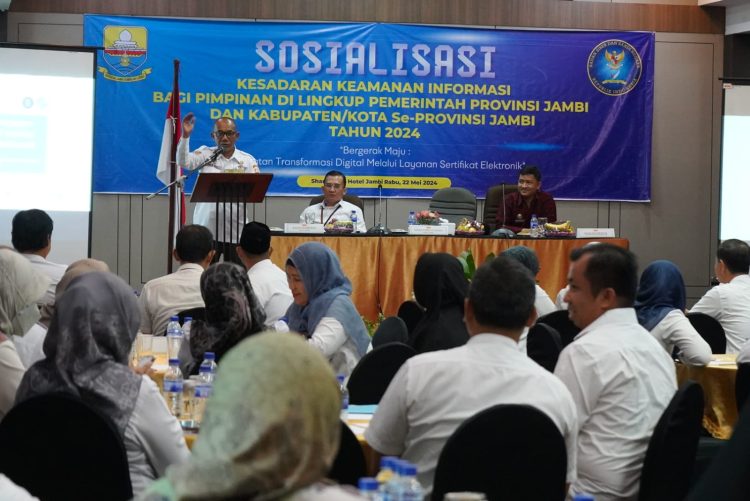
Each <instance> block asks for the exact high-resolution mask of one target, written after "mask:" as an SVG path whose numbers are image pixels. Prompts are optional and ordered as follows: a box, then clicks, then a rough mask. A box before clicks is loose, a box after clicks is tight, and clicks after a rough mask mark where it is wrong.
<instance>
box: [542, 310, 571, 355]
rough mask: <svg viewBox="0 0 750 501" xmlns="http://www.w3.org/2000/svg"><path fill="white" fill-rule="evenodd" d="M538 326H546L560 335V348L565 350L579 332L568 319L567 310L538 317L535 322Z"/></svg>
mask: <svg viewBox="0 0 750 501" xmlns="http://www.w3.org/2000/svg"><path fill="white" fill-rule="evenodd" d="M536 323H538V324H547V325H549V326H550V327H552V328H553V329H555V330H556V331H557V333H558V334H560V341H561V342H562V347H563V348H565V347H566V346H568V345H569V344H570V343H572V342H573V339H575V337H576V336H577V335H578V333H579V332H581V329H579V328H578V327H576V325H575V324H574V323H573V321H572V320H571V319H570V317H568V310H557V311H553V312H551V313H547V314H546V315H543V316H541V317H539V318H538V319H537V321H536Z"/></svg>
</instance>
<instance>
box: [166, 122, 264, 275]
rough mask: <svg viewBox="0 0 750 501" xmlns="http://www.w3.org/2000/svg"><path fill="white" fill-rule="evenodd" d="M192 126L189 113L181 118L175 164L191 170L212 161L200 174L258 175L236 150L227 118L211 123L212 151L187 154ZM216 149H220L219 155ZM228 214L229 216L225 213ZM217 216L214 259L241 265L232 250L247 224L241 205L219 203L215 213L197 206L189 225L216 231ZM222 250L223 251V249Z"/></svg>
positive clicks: (211, 207)
mask: <svg viewBox="0 0 750 501" xmlns="http://www.w3.org/2000/svg"><path fill="white" fill-rule="evenodd" d="M194 127H195V116H194V115H193V114H192V113H188V114H187V115H185V118H184V119H183V120H182V137H181V138H180V142H179V143H177V164H178V165H179V166H181V167H184V168H186V169H188V170H193V169H195V168H197V167H198V166H199V165H201V164H202V163H203V162H205V161H206V160H209V159H212V158H213V159H214V160H212V161H211V162H209V163H208V164H207V165H205V166H204V167H203V168H202V169H201V173H223V172H244V173H251V174H252V173H258V172H260V169H259V168H258V161H257V160H255V157H253V156H252V155H250V154H249V153H245V152H244V151H241V150H239V149H237V147H236V146H235V144H236V143H237V140H238V139H239V138H240V133H239V131H238V130H237V124H235V122H234V120H232V119H231V118H229V117H223V118H219V119H218V120H216V121H215V122H214V130H213V132H211V137H213V139H214V141H216V146H217V147H216V148H211V147H209V146H205V145H204V146H201V147H200V148H198V149H197V150H195V151H193V152H192V153H190V152H189V151H190V135H191V134H192V133H193V128H194ZM219 150H221V151H220V152H219ZM227 211H229V212H230V213H229V214H225V212H227ZM217 216H218V224H219V226H218V233H217V235H216V241H217V246H216V256H215V259H216V260H218V259H219V256H221V255H222V253H224V252H226V254H225V255H224V256H223V257H224V261H232V262H233V263H237V264H241V263H240V260H239V258H238V257H237V252H236V250H235V248H236V246H237V242H238V241H239V238H240V235H239V234H240V228H241V227H242V226H243V225H244V224H245V223H246V222H247V220H246V219H244V212H243V204H226V207H224V205H222V204H219V212H218V214H216V204H213V203H199V204H196V206H195V212H194V213H193V223H195V224H200V225H202V226H205V227H206V228H208V229H210V230H211V231H217V230H216V228H217V226H216V221H217ZM225 249H226V250H225Z"/></svg>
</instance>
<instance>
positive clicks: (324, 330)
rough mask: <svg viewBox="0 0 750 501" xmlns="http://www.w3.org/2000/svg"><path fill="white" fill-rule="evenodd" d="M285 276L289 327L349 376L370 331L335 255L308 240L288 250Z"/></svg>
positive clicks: (366, 346) (367, 343) (365, 346)
mask: <svg viewBox="0 0 750 501" xmlns="http://www.w3.org/2000/svg"><path fill="white" fill-rule="evenodd" d="M286 275H287V280H288V281H289V288H290V289H291V291H292V296H293V298H294V303H293V304H292V305H291V306H290V307H289V309H288V310H287V313H286V316H287V319H288V321H287V323H288V324H289V329H290V330H292V331H294V332H299V333H300V334H304V335H305V336H306V337H307V339H308V341H309V342H310V344H311V345H312V346H314V347H315V348H317V349H318V350H319V351H320V352H321V353H322V354H323V356H325V357H326V358H327V359H328V360H329V361H330V362H331V365H332V366H333V370H334V371H336V373H337V374H343V375H345V376H348V375H349V374H350V373H351V371H352V369H354V366H356V365H357V362H359V359H360V358H362V355H364V354H365V353H366V352H367V348H368V346H369V345H370V336H369V334H368V333H367V328H366V327H365V323H364V321H363V320H362V317H361V316H360V315H359V313H358V312H357V308H356V307H355V306H354V303H352V300H351V298H350V295H351V293H352V284H351V282H350V281H349V279H348V278H346V276H345V275H344V272H343V271H341V264H340V263H339V258H338V257H337V256H336V254H335V253H334V252H333V251H332V250H331V249H329V248H328V247H326V246H325V245H323V244H321V243H319V242H307V243H304V244H302V245H300V246H299V247H297V248H296V249H294V250H293V251H292V253H291V254H289V259H287V262H286Z"/></svg>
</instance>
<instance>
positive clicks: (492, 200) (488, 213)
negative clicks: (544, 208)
mask: <svg viewBox="0 0 750 501" xmlns="http://www.w3.org/2000/svg"><path fill="white" fill-rule="evenodd" d="M514 191H518V185H517V184H506V185H502V184H496V185H495V186H490V187H489V189H488V190H487V198H485V200H484V211H483V216H482V222H483V223H484V224H485V226H488V227H489V231H490V232H492V231H494V230H495V229H496V228H498V227H499V226H502V224H503V222H502V221H497V220H496V218H497V209H498V207H500V206H501V204H502V203H503V192H504V193H505V196H506V197H507V196H508V195H509V194H510V193H513V192H514ZM501 215H502V214H501ZM550 222H552V221H550Z"/></svg>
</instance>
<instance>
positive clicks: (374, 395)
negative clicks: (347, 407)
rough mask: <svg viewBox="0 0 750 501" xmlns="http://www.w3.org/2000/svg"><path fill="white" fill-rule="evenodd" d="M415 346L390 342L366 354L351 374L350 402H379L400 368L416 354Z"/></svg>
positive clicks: (356, 403)
mask: <svg viewBox="0 0 750 501" xmlns="http://www.w3.org/2000/svg"><path fill="white" fill-rule="evenodd" d="M416 354H417V352H416V351H414V348H412V347H411V346H408V345H406V344H402V343H389V344H385V345H383V346H380V347H378V348H374V349H373V350H372V351H371V352H370V353H367V354H365V356H364V357H362V359H361V360H360V361H359V363H358V364H357V366H356V367H355V368H354V370H353V371H352V374H351V376H349V382H348V383H347V385H346V387H347V388H348V389H349V403H352V404H355V405H363V404H377V403H378V402H380V399H381V398H382V397H383V394H384V393H385V390H387V389H388V385H389V384H390V382H391V379H393V376H395V375H396V373H397V372H398V370H399V368H401V366H402V365H403V364H404V362H406V361H407V360H408V359H410V358H411V357H413V356H414V355H416Z"/></svg>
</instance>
